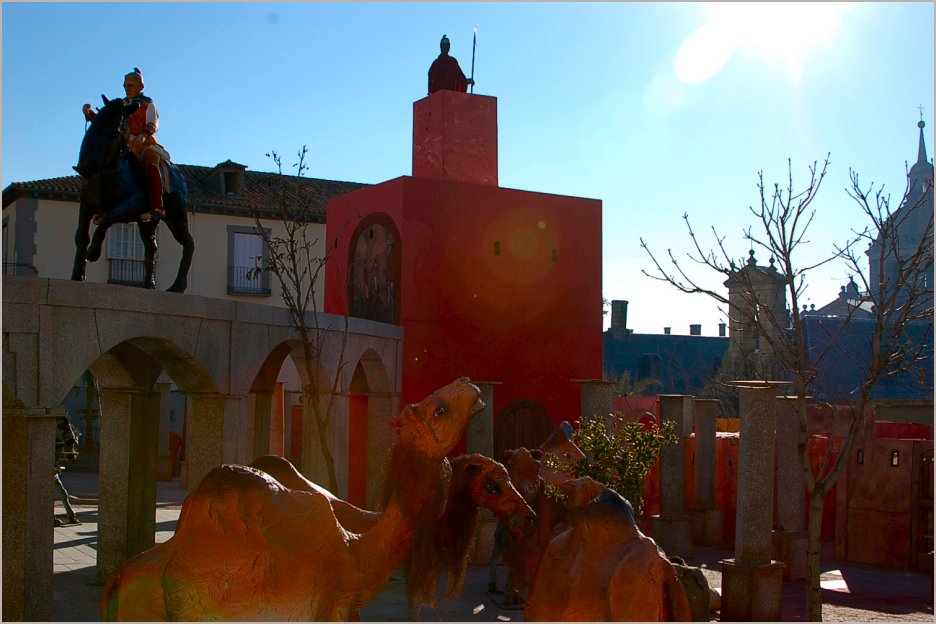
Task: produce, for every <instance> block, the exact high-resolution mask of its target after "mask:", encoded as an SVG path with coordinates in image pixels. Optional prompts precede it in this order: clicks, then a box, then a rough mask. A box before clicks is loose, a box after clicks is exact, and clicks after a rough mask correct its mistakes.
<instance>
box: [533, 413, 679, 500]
mask: <svg viewBox="0 0 936 624" xmlns="http://www.w3.org/2000/svg"><path fill="white" fill-rule="evenodd" d="M623 418H624V416H623V415H622V414H621V413H620V412H614V413H613V414H612V415H611V419H612V424H613V426H612V427H611V428H610V429H611V430H612V431H616V433H613V434H612V433H609V430H608V428H607V427H606V425H605V420H604V419H603V418H599V417H595V418H590V419H588V420H586V421H585V422H583V423H581V425H580V427H579V428H578V430H577V431H575V433H574V434H573V441H574V442H575V444H576V445H577V446H578V447H579V448H580V449H582V452H583V453H585V457H584V458H582V459H579V460H577V461H574V462H563V461H562V460H561V459H559V458H558V457H557V456H556V455H554V454H552V453H547V455H546V463H547V464H548V465H549V466H551V467H552V468H557V469H560V470H564V471H567V472H570V473H572V474H574V475H575V476H576V477H591V478H592V479H595V480H596V481H600V482H601V483H603V484H604V485H606V486H607V487H609V488H611V489H612V490H614V491H615V492H617V493H618V494H620V495H621V496H623V497H624V498H626V499H627V500H629V501H630V503H631V505H633V506H634V511H635V512H636V514H637V517H638V518H639V517H641V514H643V508H644V502H643V496H641V493H640V491H641V488H642V486H643V482H644V479H645V478H646V476H647V473H649V472H650V469H651V468H652V467H653V464H654V463H655V462H656V460H657V457H659V455H660V449H662V448H663V447H664V446H665V445H669V444H676V442H677V441H678V439H677V437H676V433H675V432H674V431H673V425H674V423H673V422H672V421H668V422H666V423H664V424H663V426H662V427H660V426H657V425H656V424H653V425H650V426H649V427H647V426H645V425H644V424H643V423H641V422H630V423H626V424H621V423H622V421H623ZM547 492H548V493H549V494H550V495H551V496H554V497H558V491H557V490H556V488H553V487H550V488H547Z"/></svg>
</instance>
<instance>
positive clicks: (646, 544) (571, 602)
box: [523, 489, 692, 622]
mask: <svg viewBox="0 0 936 624" xmlns="http://www.w3.org/2000/svg"><path fill="white" fill-rule="evenodd" d="M586 496H587V494H575V493H573V494H572V496H571V499H572V504H573V505H575V504H578V503H580V502H581V500H582V499H583V498H585V497H586ZM523 616H524V619H525V620H526V621H528V622H534V621H589V622H599V621H601V622H607V621H616V622H651V621H689V620H691V619H692V613H691V611H690V608H689V602H688V600H687V599H686V593H685V591H684V590H683V587H682V585H681V584H680V581H679V578H677V575H676V570H675V569H674V568H673V566H672V565H671V564H670V562H669V560H668V559H667V558H666V556H665V555H664V554H663V552H662V551H661V550H660V549H659V548H658V547H657V545H656V543H655V542H654V541H653V540H652V539H651V538H649V537H647V536H645V535H644V534H643V533H641V532H640V529H639V528H638V527H637V522H636V520H635V518H634V509H633V507H632V506H631V504H630V503H629V502H628V501H627V500H626V499H625V498H623V497H622V496H621V495H619V494H618V493H617V492H615V491H614V490H611V489H605V490H604V491H602V493H601V494H599V495H598V496H597V497H595V498H594V499H593V500H592V501H591V502H589V503H588V504H586V505H585V506H584V507H582V508H581V509H580V510H579V511H578V512H577V513H576V514H574V518H573V520H572V526H571V528H570V529H568V530H566V531H564V532H562V533H561V534H559V535H557V536H556V537H554V538H553V539H552V541H550V542H549V546H548V547H547V549H546V552H545V554H544V555H543V558H542V562H541V565H540V567H539V572H538V574H537V576H536V579H535V580H534V582H533V585H532V587H531V589H530V595H529V597H528V599H527V603H526V608H525V609H524V612H523Z"/></svg>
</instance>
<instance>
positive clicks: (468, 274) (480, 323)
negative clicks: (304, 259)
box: [325, 92, 602, 425]
mask: <svg viewBox="0 0 936 624" xmlns="http://www.w3.org/2000/svg"><path fill="white" fill-rule="evenodd" d="M440 94H441V95H440ZM437 96H439V98H438V99H440V100H445V103H446V105H445V106H444V107H443V106H435V108H434V109H433V111H435V112H433V111H429V112H430V113H433V114H448V113H451V114H456V113H457V116H456V117H454V118H453V119H449V120H447V121H446V123H441V122H438V120H436V122H434V124H425V125H424V126H422V127H421V128H420V129H419V132H418V133H415V134H416V135H417V137H416V138H417V139H418V144H419V146H420V150H421V151H420V154H419V155H418V159H417V158H416V157H415V156H414V163H416V162H418V161H425V160H431V159H432V158H435V156H434V155H433V154H436V153H437V154H439V155H440V156H439V157H440V158H446V159H449V160H450V161H451V162H452V163H455V164H456V165H458V166H451V167H440V168H439V172H440V173H439V174H438V176H437V177H425V176H424V177H410V176H405V177H400V178H396V179H393V180H389V181H387V182H384V183H382V184H378V185H375V186H371V187H367V188H363V189H360V190H358V191H355V192H353V193H349V194H347V195H343V196H341V197H338V198H335V199H333V200H332V201H331V202H330V203H329V207H328V221H327V236H328V244H329V251H330V253H332V254H333V255H332V258H331V259H330V260H329V262H328V263H327V265H326V272H327V273H326V279H325V285H326V287H325V311H326V312H329V313H333V314H345V313H348V311H349V309H350V299H353V296H349V289H348V283H349V276H350V275H352V273H353V271H352V269H351V264H350V260H349V258H350V257H351V256H353V250H354V249H355V248H357V247H356V238H355V237H356V234H357V233H358V232H360V231H361V229H360V228H361V226H362V224H366V223H368V222H369V221H374V220H376V221H380V222H382V223H383V224H385V226H386V227H387V228H388V230H390V231H392V232H394V235H395V236H398V239H399V240H398V241H397V242H396V243H395V244H396V245H398V248H396V249H395V250H394V252H393V253H396V254H398V256H397V257H398V262H399V266H398V267H388V268H386V269H385V272H386V273H390V274H393V276H394V280H395V282H394V284H393V287H392V289H389V290H392V292H393V297H394V306H396V309H397V310H398V319H397V320H398V322H399V324H400V325H402V326H403V327H404V329H405V334H404V339H403V380H402V397H401V399H402V401H403V402H405V403H408V402H416V401H420V400H422V399H423V398H424V397H425V396H426V395H427V394H429V393H431V392H432V391H433V390H435V389H437V388H439V387H440V386H442V385H444V384H446V383H449V382H450V381H452V380H453V379H454V378H456V377H458V376H461V375H467V376H469V377H471V378H472V379H473V380H478V381H494V382H500V384H499V385H497V386H495V389H494V406H493V407H494V414H495V418H496V416H497V414H498V412H499V411H500V410H501V409H503V408H504V407H505V406H506V405H507V404H508V403H510V402H511V401H514V400H520V399H531V400H534V401H537V402H539V403H541V404H542V405H543V406H544V407H545V409H546V410H547V412H548V413H549V415H550V417H551V419H552V420H553V422H554V424H556V425H558V424H559V423H561V422H562V421H563V420H577V419H578V418H579V412H580V411H581V408H580V405H581V398H580V390H579V387H578V385H576V384H574V383H573V382H572V381H571V380H572V379H595V378H600V377H601V375H602V326H601V324H602V315H601V309H602V304H601V202H600V201H598V200H593V199H582V198H577V197H566V196H559V195H551V194H545V193H536V192H531V191H522V190H515V189H505V188H500V187H498V186H496V184H492V183H484V184H482V183H477V182H465V181H461V180H459V179H458V178H459V177H460V176H461V177H463V178H464V177H466V176H467V179H470V180H475V181H476V180H478V179H479V177H478V176H479V174H478V172H477V171H474V170H472V169H471V167H470V166H469V165H470V163H471V162H472V161H471V160H470V159H466V158H464V154H462V156H461V157H460V158H461V160H456V159H455V158H454V157H453V156H452V154H453V152H454V153H457V152H458V150H459V149H460V148H459V146H460V145H462V143H461V142H460V141H461V138H462V137H463V136H464V135H465V134H468V133H471V134H473V135H476V136H475V140H473V141H471V142H468V141H466V142H465V145H467V148H465V149H469V148H470V150H473V151H474V152H476V153H477V152H478V151H479V150H482V151H483V146H480V147H479V144H478V141H477V136H488V137H490V136H491V133H490V132H487V133H484V132H478V131H477V127H476V126H477V125H478V124H491V123H493V124H495V129H496V114H495V115H492V114H491V105H492V100H493V98H482V97H477V96H471V95H467V94H459V93H454V92H451V93H449V92H438V93H435V94H433V95H431V96H429V98H426V100H423V101H421V102H417V104H416V112H414V117H415V118H416V119H417V121H418V120H421V119H424V117H425V116H426V115H427V114H429V113H427V112H426V111H425V110H423V111H421V112H420V110H421V107H424V106H429V104H431V103H433V102H434V103H435V104H438V102H436V101H435V100H434V98H437ZM473 97H475V98H476V99H474V100H473V99H472V98H473ZM450 100H451V101H450ZM452 102H456V103H457V105H452ZM495 102H496V100H495ZM423 103H424V104H423ZM475 105H477V106H478V107H480V108H481V109H483V110H482V111H481V113H479V114H476V115H470V114H468V113H470V109H471V107H472V106H475ZM495 110H496V109H495ZM440 111H441V112H440ZM445 111H448V113H446V112H445ZM462 119H465V120H467V121H466V122H465V123H468V124H469V127H466V128H462V127H461V126H460V125H459V124H460V123H461V122H460V120H462ZM472 124H473V126H472ZM433 127H439V128H444V136H440V137H436V140H430V139H429V138H427V136H426V133H427V132H430V133H431V129H432V128H433ZM430 138H431V137H430ZM492 140H493V141H494V144H493V145H489V146H488V148H489V149H493V150H495V151H496V132H495V133H493V139H492ZM426 146H430V147H431V148H432V150H436V151H435V152H433V153H426V151H425V150H426V149H427V148H426ZM492 162H493V163H494V165H493V166H494V167H496V162H497V161H496V159H491V158H487V159H485V160H484V161H483V168H484V169H485V171H487V174H486V175H487V176H488V178H490V177H491V176H490V171H489V170H490V168H491V166H492V165H491V163H492ZM459 163H461V164H459ZM415 167H416V165H415V164H414V168H415ZM459 167H462V169H463V170H464V174H463V175H462V174H460V173H459V171H460V169H459ZM428 169H429V168H428V167H424V168H422V169H421V170H428ZM495 173H496V171H495ZM427 175H429V174H427ZM494 179H495V180H496V176H495V177H494Z"/></svg>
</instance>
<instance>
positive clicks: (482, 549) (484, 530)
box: [468, 511, 498, 566]
mask: <svg viewBox="0 0 936 624" xmlns="http://www.w3.org/2000/svg"><path fill="white" fill-rule="evenodd" d="M497 522H498V520H497V518H496V517H495V516H494V515H493V514H491V513H490V512H488V511H482V512H481V518H480V520H479V521H478V528H477V530H476V531H475V541H474V545H473V546H472V547H471V551H470V552H469V553H468V562H469V563H470V564H471V565H475V566H486V565H488V564H489V563H491V551H492V550H493V548H494V530H495V529H496V528H497Z"/></svg>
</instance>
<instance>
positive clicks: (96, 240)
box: [85, 215, 115, 262]
mask: <svg viewBox="0 0 936 624" xmlns="http://www.w3.org/2000/svg"><path fill="white" fill-rule="evenodd" d="M114 223H115V222H114V221H113V220H111V219H110V218H108V216H107V215H105V216H104V218H103V219H102V220H101V222H100V223H99V224H98V225H97V227H95V228H94V234H93V235H92V236H91V244H90V245H89V246H88V251H87V253H86V254H85V258H87V259H88V262H97V261H98V259H100V257H101V250H102V249H103V248H104V239H105V238H106V237H107V230H108V229H110V226H111V225H113V224H114Z"/></svg>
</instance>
